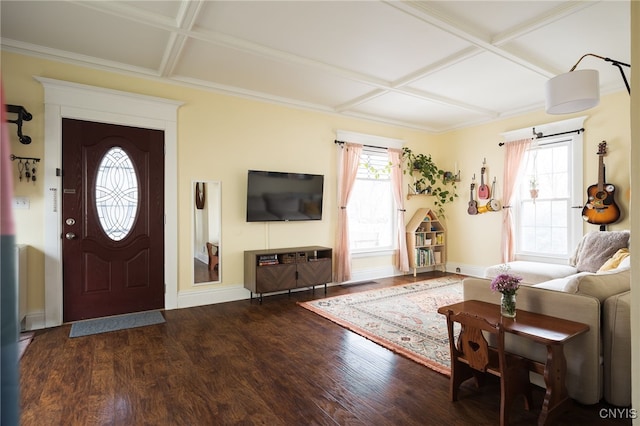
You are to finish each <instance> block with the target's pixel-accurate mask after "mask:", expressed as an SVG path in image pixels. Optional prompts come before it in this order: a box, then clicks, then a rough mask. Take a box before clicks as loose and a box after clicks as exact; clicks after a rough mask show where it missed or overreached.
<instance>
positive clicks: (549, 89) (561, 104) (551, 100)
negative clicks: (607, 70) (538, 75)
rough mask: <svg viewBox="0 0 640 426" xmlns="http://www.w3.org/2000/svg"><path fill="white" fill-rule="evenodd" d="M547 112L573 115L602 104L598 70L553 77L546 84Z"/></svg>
mask: <svg viewBox="0 0 640 426" xmlns="http://www.w3.org/2000/svg"><path fill="white" fill-rule="evenodd" d="M546 93H547V102H546V111H547V113H549V114H571V113H573V112H578V111H583V110H585V109H589V108H593V107H594V106H596V105H598V103H599V102H600V81H599V78H598V71H596V70H578V71H571V72H568V73H565V74H560V75H558V76H555V77H553V78H552V79H550V80H549V81H547V84H546Z"/></svg>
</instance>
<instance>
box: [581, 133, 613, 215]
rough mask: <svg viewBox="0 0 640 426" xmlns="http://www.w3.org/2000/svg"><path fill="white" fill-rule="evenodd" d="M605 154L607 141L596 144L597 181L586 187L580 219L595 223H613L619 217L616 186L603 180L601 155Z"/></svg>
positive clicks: (603, 172) (603, 171)
mask: <svg viewBox="0 0 640 426" xmlns="http://www.w3.org/2000/svg"><path fill="white" fill-rule="evenodd" d="M606 154H607V142H605V141H602V142H601V143H600V144H598V183H597V184H595V185H591V186H589V188H587V203H586V204H585V206H584V208H583V209H582V219H584V220H585V221H586V222H589V223H593V224H596V225H606V224H609V223H614V222H615V221H617V220H618V219H619V218H620V209H619V208H618V205H617V204H616V202H615V200H614V196H615V193H616V187H615V186H614V185H612V184H610V183H606V182H605V180H606V179H605V170H604V161H603V157H604V156H605V155H606Z"/></svg>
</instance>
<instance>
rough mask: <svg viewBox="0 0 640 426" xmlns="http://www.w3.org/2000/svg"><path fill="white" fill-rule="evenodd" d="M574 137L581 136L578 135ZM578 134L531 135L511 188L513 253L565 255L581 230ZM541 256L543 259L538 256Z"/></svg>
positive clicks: (519, 255) (529, 256)
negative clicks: (552, 136) (514, 188)
mask: <svg viewBox="0 0 640 426" xmlns="http://www.w3.org/2000/svg"><path fill="white" fill-rule="evenodd" d="M576 139H579V141H577V140H576ZM581 144H582V138H581V137H578V136H571V135H569V136H568V137H567V136H564V137H559V138H555V139H552V138H548V139H540V140H538V141H534V142H533V143H532V144H531V146H530V148H529V149H528V151H527V153H526V154H525V158H524V159H523V162H522V166H521V170H520V173H519V177H518V184H517V187H516V191H515V197H516V201H515V202H514V207H515V212H514V213H515V214H514V217H515V222H516V223H515V229H516V232H515V235H516V258H517V259H520V260H545V261H551V262H553V261H554V260H555V261H557V262H558V263H560V262H564V261H566V260H567V259H568V258H569V256H571V254H572V253H573V250H574V248H575V246H576V244H577V242H578V239H579V235H581V234H582V218H581V210H579V209H575V208H572V207H573V206H578V205H579V204H580V203H581V201H578V200H581V199H582V192H581V187H582V149H581ZM542 258H544V259H542Z"/></svg>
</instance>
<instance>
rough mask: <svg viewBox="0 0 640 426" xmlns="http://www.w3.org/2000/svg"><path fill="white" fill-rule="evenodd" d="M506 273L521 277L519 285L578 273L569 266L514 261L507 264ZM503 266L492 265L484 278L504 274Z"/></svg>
mask: <svg viewBox="0 0 640 426" xmlns="http://www.w3.org/2000/svg"><path fill="white" fill-rule="evenodd" d="M507 266H508V273H509V274H513V275H517V276H519V277H522V281H521V282H520V284H523V285H533V284H538V283H541V282H545V281H549V280H552V279H555V278H563V277H566V276H569V275H572V274H575V273H576V272H578V270H577V269H576V268H574V267H573V266H569V265H558V264H553V263H542V262H528V261H524V260H516V261H514V262H509V263H507ZM504 268H505V265H504V264H501V265H493V266H490V267H488V268H487V269H486V271H485V278H490V279H493V278H495V277H496V276H498V275H499V274H502V273H504Z"/></svg>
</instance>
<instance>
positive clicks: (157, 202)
mask: <svg viewBox="0 0 640 426" xmlns="http://www.w3.org/2000/svg"><path fill="white" fill-rule="evenodd" d="M62 158H63V160H62V197H63V198H62V235H61V237H62V241H63V243H62V267H63V293H64V296H63V306H64V307H63V318H64V321H65V322H67V321H76V320H81V319H86V318H97V317H103V316H109V315H117V314H123V313H130V312H139V311H145V310H151V309H158V308H163V307H164V134H163V132H162V131H159V130H149V129H140V128H135V127H126V126H118V125H112V124H103V123H93V122H88V121H80V120H72V119H64V120H63V123H62Z"/></svg>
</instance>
